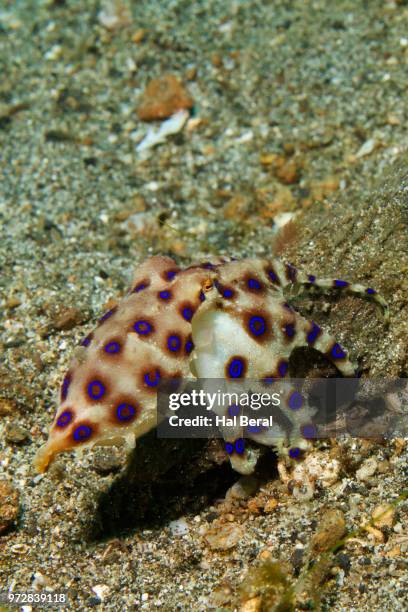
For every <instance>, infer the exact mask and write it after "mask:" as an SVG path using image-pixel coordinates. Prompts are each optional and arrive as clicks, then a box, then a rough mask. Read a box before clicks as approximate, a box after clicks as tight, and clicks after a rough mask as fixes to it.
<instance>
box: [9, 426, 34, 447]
mask: <svg viewBox="0 0 408 612" xmlns="http://www.w3.org/2000/svg"><path fill="white" fill-rule="evenodd" d="M29 437H30V433H29V432H28V430H27V429H25V428H24V427H21V425H10V427H9V428H8V429H7V432H6V440H7V442H10V443H11V444H23V443H24V442H26V441H27V440H28V439H29Z"/></svg>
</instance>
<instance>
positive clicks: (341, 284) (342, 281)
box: [334, 279, 350, 287]
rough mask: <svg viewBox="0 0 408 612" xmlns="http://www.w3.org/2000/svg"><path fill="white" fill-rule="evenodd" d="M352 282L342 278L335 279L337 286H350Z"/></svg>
mask: <svg viewBox="0 0 408 612" xmlns="http://www.w3.org/2000/svg"><path fill="white" fill-rule="evenodd" d="M349 284H350V283H348V282H347V281H344V280H340V279H336V280H335V281H334V286H335V287H348V286H349Z"/></svg>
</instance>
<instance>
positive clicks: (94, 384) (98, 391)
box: [88, 380, 105, 400]
mask: <svg viewBox="0 0 408 612" xmlns="http://www.w3.org/2000/svg"><path fill="white" fill-rule="evenodd" d="M88 395H89V397H90V398H91V399H94V400H98V399H101V397H103V396H104V395H105V385H104V384H103V383H101V381H100V380H91V382H90V383H89V385H88Z"/></svg>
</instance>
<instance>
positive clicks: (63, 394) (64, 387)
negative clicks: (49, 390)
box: [61, 374, 72, 401]
mask: <svg viewBox="0 0 408 612" xmlns="http://www.w3.org/2000/svg"><path fill="white" fill-rule="evenodd" d="M71 380H72V376H71V374H66V376H65V377H64V380H63V381H62V385H61V400H62V401H65V400H66V399H67V395H68V389H69V385H70V384H71Z"/></svg>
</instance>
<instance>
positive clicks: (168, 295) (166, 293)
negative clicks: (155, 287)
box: [159, 290, 171, 300]
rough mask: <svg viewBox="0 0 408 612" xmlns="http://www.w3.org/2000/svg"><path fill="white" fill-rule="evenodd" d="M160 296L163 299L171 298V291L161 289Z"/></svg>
mask: <svg viewBox="0 0 408 612" xmlns="http://www.w3.org/2000/svg"><path fill="white" fill-rule="evenodd" d="M159 298H160V299H161V300H169V299H170V298H171V291H167V290H164V291H159Z"/></svg>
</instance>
